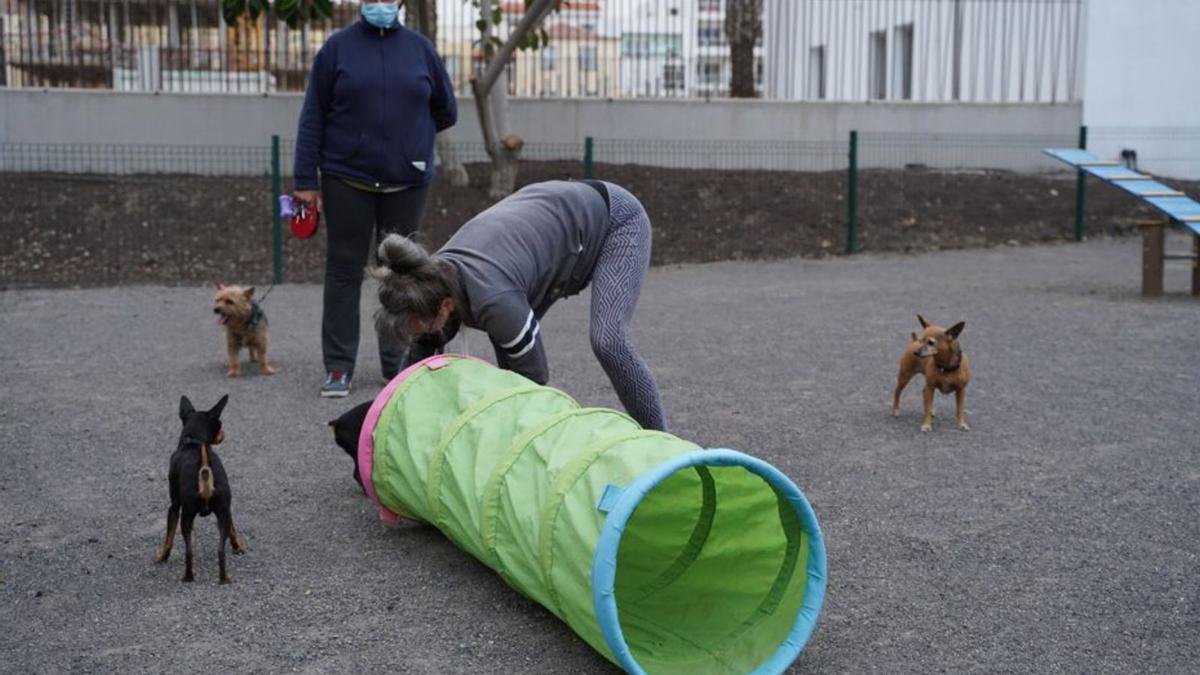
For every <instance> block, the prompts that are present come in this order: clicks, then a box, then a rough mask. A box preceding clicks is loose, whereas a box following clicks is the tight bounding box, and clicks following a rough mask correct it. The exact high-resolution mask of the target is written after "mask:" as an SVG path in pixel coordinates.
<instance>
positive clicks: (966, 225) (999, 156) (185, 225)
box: [0, 129, 1200, 289]
mask: <svg viewBox="0 0 1200 675" xmlns="http://www.w3.org/2000/svg"><path fill="white" fill-rule="evenodd" d="M1109 133H1111V135H1112V136H1113V137H1116V132H1109ZM1173 133H1175V134H1177V135H1178V134H1182V136H1183V137H1184V138H1190V137H1200V130H1195V129H1192V130H1182V131H1181V130H1176V131H1174V132H1173ZM1099 136H1100V137H1101V138H1104V137H1105V132H1102V133H1101V134H1099ZM1095 137H1096V135H1093V138H1095ZM1126 138H1128V137H1126ZM1135 140H1136V139H1135ZM270 141H271V139H264V143H263V144H262V146H255V147H212V146H209V147H196V146H167V145H154V146H149V145H147V146H128V145H103V144H89V145H78V144H47V143H39V144H28V143H7V144H0V191H2V192H0V193H2V194H4V195H5V196H6V199H5V201H6V207H7V208H6V209H4V210H3V211H2V212H0V237H2V238H3V241H4V242H5V246H4V247H3V248H2V249H0V288H4V289H11V288H25V287H57V286H111V285H125V284H156V285H161V284H167V285H175V284H200V283H208V282H212V281H221V282H224V283H254V284H260V285H261V284H266V283H270V282H271V281H272V280H273V279H284V280H286V281H289V282H313V283H319V282H321V280H322V278H323V270H324V246H325V244H324V236H323V230H322V232H321V233H319V234H318V236H317V237H315V238H313V239H309V240H297V239H295V238H293V237H291V236H290V235H289V234H287V232H286V227H284V229H283V232H282V236H278V235H277V234H276V231H275V229H274V228H275V223H274V217H273V216H274V208H275V205H276V195H275V187H274V186H275V185H276V184H278V185H279V186H280V188H281V189H282V190H283V191H289V190H290V189H291V180H290V169H291V164H292V154H293V152H294V144H293V142H292V141H291V140H288V139H283V140H282V141H281V142H280V144H279V147H280V156H279V161H278V162H277V163H275V162H273V158H272V148H271V142H270ZM1076 143H1077V139H1076V138H1073V137H1067V136H1061V137H1060V136H1011V135H986V134H978V135H970V136H953V135H929V134H925V135H911V134H867V133H864V134H861V135H857V140H856V142H854V143H851V141H850V139H849V138H847V139H839V140H829V141H820V142H791V141H780V142H761V141H688V140H663V139H599V138H597V139H587V140H586V141H585V142H583V143H546V144H538V143H532V144H528V145H526V146H525V148H524V150H523V152H522V162H521V169H520V174H519V178H518V186H520V185H524V184H528V183H531V182H536V181H541V180H551V179H571V178H576V179H577V178H584V177H595V178H599V179H603V180H609V181H612V182H615V183H618V184H621V185H624V186H626V187H628V188H629V189H630V190H631V191H632V192H633V193H634V194H636V195H637V196H638V197H639V199H641V201H642V202H643V204H644V205H645V206H646V208H647V211H648V212H649V214H650V217H651V221H652V222H653V225H654V242H653V246H654V251H653V261H654V263H655V264H670V263H682V262H704V261H712V260H725V259H763V258H780V257H790V256H808V257H820V256H827V255H836V254H841V253H843V252H847V251H848V252H857V251H918V250H935V249H941V248H958V247H964V246H989V245H1012V244H1019V243H1026V242H1036V241H1067V240H1071V239H1073V238H1075V234H1076V232H1077V231H1080V229H1081V228H1082V231H1083V232H1085V233H1087V234H1089V235H1092V236H1095V235H1103V234H1126V233H1130V232H1136V230H1137V228H1138V222H1139V221H1141V220H1145V219H1146V218H1150V217H1154V215H1155V214H1154V212H1153V211H1152V210H1151V209H1150V208H1149V207H1147V206H1145V205H1143V204H1141V203H1140V202H1138V201H1137V200H1136V199H1133V198H1131V197H1129V196H1128V195H1125V194H1123V193H1121V191H1119V190H1116V189H1115V188H1112V187H1111V186H1107V185H1104V184H1102V183H1100V182H1098V181H1097V182H1095V183H1094V184H1093V183H1089V184H1088V185H1089V187H1088V191H1087V209H1086V211H1085V212H1082V215H1083V218H1084V219H1083V220H1082V221H1081V222H1076V219H1077V204H1076V193H1077V183H1076V176H1075V174H1074V173H1073V172H1070V171H1064V170H1062V168H1061V166H1059V165H1057V163H1055V162H1052V161H1049V160H1048V159H1046V158H1044V157H1043V156H1042V153H1041V150H1042V148H1045V147H1053V146H1056V147H1064V146H1065V147H1073V146H1074V145H1076ZM1138 147H1139V148H1151V149H1150V150H1140V151H1139V153H1138V161H1140V162H1141V163H1142V165H1143V166H1142V167H1141V168H1142V170H1147V169H1146V167H1147V166H1155V165H1156V164H1155V155H1156V154H1158V153H1157V152H1156V151H1154V150H1153V149H1152V148H1153V146H1150V145H1146V144H1145V143H1144V142H1143V143H1141V144H1139V146H1138ZM1169 147H1170V149H1171V152H1172V153H1174V154H1167V156H1168V157H1170V158H1171V160H1172V161H1176V160H1180V159H1182V160H1184V161H1195V160H1194V159H1192V158H1188V157H1182V155H1181V153H1183V154H1187V150H1186V147H1187V146H1181V145H1179V144H1178V143H1174V144H1171V145H1170V146H1169ZM1181 148H1182V149H1181ZM450 150H451V151H452V154H453V155H455V156H456V157H458V158H459V159H460V160H461V161H462V162H464V163H465V166H466V169H467V171H468V174H469V175H470V178H471V184H470V185H469V186H467V187H456V186H452V185H450V184H449V183H447V182H445V181H442V180H440V179H439V181H438V182H437V183H436V185H435V186H434V189H433V190H432V191H431V197H430V201H429V203H428V206H427V212H426V219H425V223H424V226H423V233H422V236H423V237H424V238H425V241H426V243H427V244H428V245H430V246H433V247H436V246H439V245H440V244H441V243H442V242H444V241H445V239H447V238H448V237H449V236H450V235H451V234H453V232H454V231H455V230H456V229H457V228H458V227H459V226H460V225H461V224H462V223H464V222H466V221H467V220H469V219H470V218H471V217H473V216H474V215H475V214H477V213H479V212H480V211H483V210H484V209H486V208H487V207H488V206H489V205H490V204H491V200H490V199H489V198H488V195H487V183H488V180H489V175H490V165H489V164H488V163H487V154H486V152H485V151H484V148H483V147H482V146H481V145H479V144H477V143H459V144H453V145H452V146H450ZM1193 157H1200V152H1197V153H1195V155H1193ZM274 166H278V172H277V174H278V175H273V171H274V169H273V167H274ZM1168 166H1169V164H1168ZM1166 180H1167V182H1169V183H1171V184H1172V185H1174V186H1175V187H1176V188H1177V189H1182V190H1184V191H1185V192H1188V193H1189V194H1192V195H1196V194H1200V189H1198V188H1200V183H1197V182H1189V181H1176V180H1171V179H1166Z"/></svg>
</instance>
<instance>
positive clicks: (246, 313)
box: [213, 283, 275, 377]
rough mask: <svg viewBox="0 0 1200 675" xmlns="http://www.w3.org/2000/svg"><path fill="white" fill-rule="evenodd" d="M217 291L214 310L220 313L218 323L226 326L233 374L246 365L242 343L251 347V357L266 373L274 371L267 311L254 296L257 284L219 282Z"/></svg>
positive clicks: (230, 370)
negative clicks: (244, 363) (248, 285)
mask: <svg viewBox="0 0 1200 675" xmlns="http://www.w3.org/2000/svg"><path fill="white" fill-rule="evenodd" d="M216 286H217V293H216V295H214V296H213V314H216V315H217V323H218V324H220V325H221V326H224V327H225V356H226V359H227V361H228V365H229V370H228V371H227V372H226V373H225V374H226V375H228V376H229V377H238V376H240V375H241V374H242V366H241V364H240V363H239V362H238V358H239V355H240V354H241V351H242V347H245V348H246V349H248V350H250V360H251V361H253V362H255V363H257V364H258V369H259V371H260V372H261V373H262V374H263V375H274V374H275V369H274V368H272V367H271V364H270V362H268V361H267V343H268V342H269V338H270V335H269V332H268V331H267V315H266V314H264V313H263V311H262V307H259V306H258V303H257V302H255V301H254V300H252V299H251V298H253V297H254V287H253V286H250V287H249V288H244V287H242V286H223V285H221V284H219V283H218V284H216Z"/></svg>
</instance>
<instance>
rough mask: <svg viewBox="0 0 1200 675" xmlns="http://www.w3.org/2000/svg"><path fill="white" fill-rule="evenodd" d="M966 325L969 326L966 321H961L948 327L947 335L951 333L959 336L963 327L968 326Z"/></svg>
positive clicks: (951, 335) (953, 335)
mask: <svg viewBox="0 0 1200 675" xmlns="http://www.w3.org/2000/svg"><path fill="white" fill-rule="evenodd" d="M966 327H967V322H966V321H959V322H958V323H956V324H954V325H953V326H950V327H949V328H947V329H946V335H949V336H950V337H952V338H957V337H958V334H959V333H961V332H963V328H966Z"/></svg>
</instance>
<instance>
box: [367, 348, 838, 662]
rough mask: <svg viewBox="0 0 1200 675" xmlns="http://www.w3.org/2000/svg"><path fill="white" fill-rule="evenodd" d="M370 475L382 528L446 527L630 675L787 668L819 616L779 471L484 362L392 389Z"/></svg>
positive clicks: (810, 524)
mask: <svg viewBox="0 0 1200 675" xmlns="http://www.w3.org/2000/svg"><path fill="white" fill-rule="evenodd" d="M358 462H359V470H360V473H361V475H362V477H363V484H364V488H365V489H366V492H367V494H368V496H370V497H371V498H372V499H373V500H374V501H376V502H377V503H378V504H379V505H380V514H381V515H382V516H383V517H384V518H385V519H386V520H395V519H396V518H397V517H401V516H402V517H406V518H411V519H415V520H420V521H425V522H428V523H431V524H433V525H435V526H436V527H437V528H439V529H440V530H441V531H442V532H444V533H445V534H446V536H447V537H449V538H450V539H451V540H452V541H453V542H454V543H455V544H457V545H458V546H460V547H462V548H463V549H464V550H466V551H467V552H469V553H471V554H472V555H474V556H475V557H476V558H478V559H479V560H481V561H483V562H484V563H485V564H487V565H488V566H489V567H491V568H492V569H494V570H495V571H496V572H497V573H499V574H500V576H501V577H503V578H504V580H505V581H506V582H507V583H508V584H509V585H511V586H513V587H514V588H516V589H517V590H519V591H521V592H522V593H524V594H525V595H527V596H529V597H530V598H532V599H533V600H535V601H537V602H539V603H541V604H542V605H543V606H545V607H546V608H547V609H549V610H550V611H551V612H553V613H554V614H555V615H556V616H558V617H559V618H560V619H562V620H563V621H566V622H567V624H568V625H570V626H571V628H572V629H573V630H574V631H575V632H576V633H577V634H579V636H580V637H582V638H583V639H584V640H586V641H587V642H588V643H589V644H590V645H592V647H594V648H595V649H596V650H597V651H599V652H600V653H601V654H603V655H604V656H605V657H606V658H608V659H610V660H611V661H613V662H614V663H616V664H618V665H620V666H621V667H623V668H624V669H625V670H627V671H629V672H631V673H642V672H648V673H688V674H700V673H747V672H761V673H775V672H782V671H783V670H785V669H786V668H787V666H788V665H789V664H791V663H792V661H794V660H795V658H796V657H797V656H798V655H799V654H800V651H801V650H802V649H803V647H804V644H805V643H806V642H807V640H808V638H809V636H810V634H811V633H812V630H813V628H814V627H815V625H816V621H817V617H818V615H819V614H820V610H821V604H822V601H823V599H824V594H825V549H824V544H823V542H822V538H821V531H820V528H819V526H818V524H817V521H816V517H815V516H814V515H813V512H812V509H811V507H810V506H809V504H808V502H807V500H805V498H804V495H803V494H802V493H801V492H800V490H799V489H797V488H796V486H795V485H794V484H793V483H792V482H791V481H790V480H789V479H788V478H787V477H786V476H784V475H783V474H782V473H781V472H779V471H778V470H777V469H775V468H773V467H771V466H770V465H769V464H767V463H765V462H763V461H761V460H758V459H756V458H753V457H750V456H748V455H744V454H742V453H739V452H734V451H732V450H705V449H702V448H700V447H699V446H697V445H695V444H694V443H690V442H688V441H685V440H682V439H680V438H677V437H675V436H672V435H670V434H667V433H663V432H659V431H648V430H645V429H642V428H641V427H640V426H639V425H638V424H637V423H636V422H634V421H633V420H632V419H631V418H629V417H628V416H627V415H625V414H623V413H620V412H616V411H613V410H608V409H602V408H583V407H580V406H579V404H578V403H576V402H575V401H574V400H573V399H571V398H570V397H569V396H567V395H566V394H564V393H563V392H561V391H558V390H556V389H553V388H550V387H544V386H540V385H537V384H534V383H533V382H530V381H529V380H527V379H525V378H523V377H521V376H520V375H517V374H515V373H512V372H508V371H505V370H500V369H498V368H496V367H494V366H491V365H489V364H487V363H484V362H482V361H478V360H476V359H472V358H467V357H459V356H449V355H448V356H435V357H432V358H430V359H426V360H425V361H422V362H421V363H418V364H416V365H414V366H412V367H411V368H409V369H407V370H405V371H404V372H403V373H401V374H400V375H398V376H397V377H396V378H395V379H394V380H392V382H391V383H389V384H388V386H387V387H386V388H385V389H384V390H383V391H382V392H381V393H380V394H379V396H378V397H377V398H376V399H375V402H374V404H373V405H372V406H371V409H370V412H369V413H368V416H367V419H366V423H365V424H364V425H363V430H362V435H361V436H360V439H359V448H358Z"/></svg>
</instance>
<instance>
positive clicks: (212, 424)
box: [157, 396, 245, 584]
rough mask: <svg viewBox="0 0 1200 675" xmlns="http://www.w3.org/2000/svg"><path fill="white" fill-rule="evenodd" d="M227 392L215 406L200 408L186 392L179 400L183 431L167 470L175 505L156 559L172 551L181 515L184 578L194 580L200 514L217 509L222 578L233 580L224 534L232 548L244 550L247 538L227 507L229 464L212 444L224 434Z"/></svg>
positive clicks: (239, 551)
mask: <svg viewBox="0 0 1200 675" xmlns="http://www.w3.org/2000/svg"><path fill="white" fill-rule="evenodd" d="M228 401H229V396H222V397H221V400H220V401H217V405H215V406H213V408H212V409H211V410H196V408H195V407H193V406H192V402H191V401H189V400H188V398H187V397H186V396H184V397H182V398H181V399H180V400H179V418H180V419H181V420H182V421H183V431H182V432H181V433H180V434H179V445H178V447H177V448H176V449H175V452H174V454H172V455H171V467H170V471H169V473H168V479H169V482H170V496H171V506H170V507H169V508H168V509H167V538H166V540H165V541H163V545H162V548H161V549H159V552H158V559H157V560H158V562H164V561H165V560H166V559H167V558H169V557H170V556H171V547H172V545H173V544H174V541H175V525H176V524H177V523H179V520H180V516H181V515H182V518H183V523H182V530H183V544H184V547H185V551H186V554H185V555H186V557H185V559H184V571H183V580H184V581H191V580H192V522H193V521H194V520H195V518H196V516H197V515H199V516H207V515H208V514H210V513H215V514H217V529H219V530H220V532H221V545H220V548H218V549H217V560H218V561H219V564H220V568H221V577H220V578H221V583H223V584H227V583H229V582H230V578H229V575H228V574H226V573H225V540H227V539H228V540H229V542H230V544H231V545H232V546H233V552H234V553H242V552H243V551H244V548H245V547H244V544H243V542H242V540H241V538H239V537H238V533H237V529H236V528H235V527H234V525H233V514H232V512H231V511H230V510H229V506H230V503H231V502H232V500H233V493H232V492H231V491H230V489H229V478H228V477H227V476H226V475H225V467H224V466H222V465H221V460H220V459H219V458H218V457H217V453H215V452H213V449H212V446H214V445H218V444H220V443H221V441H223V440H225V432H224V431H223V430H222V429H221V411H222V410H224V409H225V403H226V402H228Z"/></svg>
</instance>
